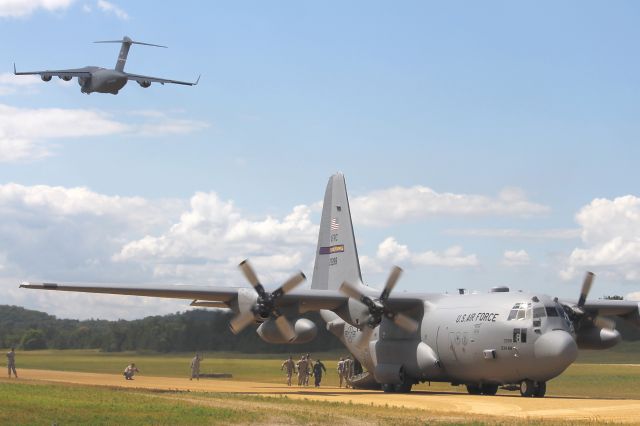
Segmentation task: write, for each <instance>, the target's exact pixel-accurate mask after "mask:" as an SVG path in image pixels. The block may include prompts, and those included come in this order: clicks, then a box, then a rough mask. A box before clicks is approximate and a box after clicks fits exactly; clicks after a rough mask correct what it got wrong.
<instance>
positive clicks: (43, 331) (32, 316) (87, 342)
mask: <svg viewBox="0 0 640 426" xmlns="http://www.w3.org/2000/svg"><path fill="white" fill-rule="evenodd" d="M232 315H233V314H232V313H231V312H226V311H222V310H204V309H196V310H190V311H185V312H178V313H175V314H170V315H164V316H150V317H146V318H143V319H139V320H133V321H126V320H118V321H107V320H93V319H92V320H84V321H79V320H72V319H58V318H56V317H55V316H53V315H49V314H47V313H44V312H39V311H34V310H29V309H25V308H21V307H18V306H7V305H0V347H9V346H12V345H15V346H17V347H19V348H21V349H24V350H32V349H101V350H103V351H108V352H120V351H156V352H190V351H233V352H245V353H253V352H262V353H281V352H288V351H290V350H291V347H292V346H291V345H272V344H269V343H266V342H264V341H262V340H261V339H260V337H258V335H257V334H256V333H255V331H254V329H253V328H251V327H247V329H245V330H244V331H243V332H242V333H240V334H239V335H238V336H234V335H233V334H232V333H231V331H229V320H230V319H231V316H232ZM304 317H305V318H308V319H310V320H312V321H314V322H315V323H316V325H317V326H318V336H317V337H316V338H315V339H314V340H313V341H312V342H310V343H307V344H303V345H295V347H296V351H297V352H318V351H327V350H332V349H338V348H341V347H342V345H341V344H340V342H339V341H338V339H336V338H335V336H333V335H332V334H330V333H329V332H328V331H326V329H325V327H324V322H323V321H322V319H321V318H320V316H319V315H318V314H310V315H304Z"/></svg>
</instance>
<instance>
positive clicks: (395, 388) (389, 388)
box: [382, 383, 413, 393]
mask: <svg viewBox="0 0 640 426" xmlns="http://www.w3.org/2000/svg"><path fill="white" fill-rule="evenodd" d="M412 387H413V385H412V384H411V383H400V384H397V385H392V384H390V383H385V384H383V385H382V391H383V392H386V393H393V392H397V393H409V392H411V388H412Z"/></svg>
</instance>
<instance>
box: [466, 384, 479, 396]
mask: <svg viewBox="0 0 640 426" xmlns="http://www.w3.org/2000/svg"><path fill="white" fill-rule="evenodd" d="M467 392H469V395H480V394H481V393H482V389H481V388H480V386H479V385H467Z"/></svg>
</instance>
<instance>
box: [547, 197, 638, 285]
mask: <svg viewBox="0 0 640 426" xmlns="http://www.w3.org/2000/svg"><path fill="white" fill-rule="evenodd" d="M575 219H576V222H577V223H578V224H579V225H580V226H581V229H582V232H581V238H582V243H583V247H579V248H575V249H574V250H573V251H572V252H571V255H570V256H569V258H568V259H567V261H566V265H565V268H564V269H563V270H562V271H561V272H560V276H561V277H562V278H564V279H573V278H575V277H576V276H579V275H581V274H582V273H584V271H585V270H587V269H592V270H593V272H596V273H604V274H607V275H609V276H612V277H615V278H620V279H624V280H629V281H640V198H638V197H636V196H634V195H626V196H623V197H618V198H615V199H613V200H609V199H606V198H597V199H594V200H593V201H591V203H589V204H588V205H586V206H584V207H583V208H582V209H580V211H579V212H578V213H577V214H576V218H575Z"/></svg>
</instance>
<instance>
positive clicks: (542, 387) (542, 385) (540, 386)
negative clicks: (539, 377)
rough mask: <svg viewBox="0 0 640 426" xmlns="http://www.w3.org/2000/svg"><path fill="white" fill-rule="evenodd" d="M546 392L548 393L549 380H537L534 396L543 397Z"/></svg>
mask: <svg viewBox="0 0 640 426" xmlns="http://www.w3.org/2000/svg"><path fill="white" fill-rule="evenodd" d="M545 393H547V382H537V383H536V389H535V390H534V391H533V396H535V397H536V398H542V397H544V394H545Z"/></svg>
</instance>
